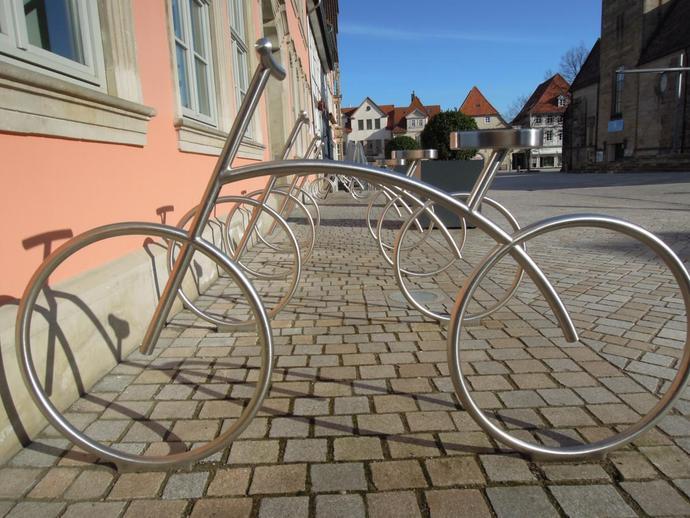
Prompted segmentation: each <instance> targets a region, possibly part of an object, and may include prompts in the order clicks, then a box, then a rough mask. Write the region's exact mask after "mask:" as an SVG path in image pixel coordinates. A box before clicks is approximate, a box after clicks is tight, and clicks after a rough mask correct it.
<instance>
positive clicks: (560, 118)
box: [556, 115, 563, 124]
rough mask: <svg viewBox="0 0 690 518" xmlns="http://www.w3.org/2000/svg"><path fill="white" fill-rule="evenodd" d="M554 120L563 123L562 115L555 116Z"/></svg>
mask: <svg viewBox="0 0 690 518" xmlns="http://www.w3.org/2000/svg"><path fill="white" fill-rule="evenodd" d="M556 122H558V124H563V115H559V116H558V117H556Z"/></svg>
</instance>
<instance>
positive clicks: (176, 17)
mask: <svg viewBox="0 0 690 518" xmlns="http://www.w3.org/2000/svg"><path fill="white" fill-rule="evenodd" d="M172 8H173V26H174V27H175V36H177V37H178V38H180V39H183V38H182V18H181V14H180V0H173V5H172Z"/></svg>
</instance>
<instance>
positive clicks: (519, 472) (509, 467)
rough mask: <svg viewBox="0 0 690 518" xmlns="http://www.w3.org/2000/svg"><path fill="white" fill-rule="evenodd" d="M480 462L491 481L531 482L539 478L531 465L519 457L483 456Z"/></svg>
mask: <svg viewBox="0 0 690 518" xmlns="http://www.w3.org/2000/svg"><path fill="white" fill-rule="evenodd" d="M479 458H480V460H481V462H482V466H484V470H485V471H486V474H487V476H488V477H489V480H492V481H494V482H531V481H536V480H537V478H536V476H535V475H534V473H532V472H531V471H530V469H529V465H528V464H527V462H525V461H524V460H523V459H521V458H519V457H513V456H508V455H481V456H480V457H479Z"/></svg>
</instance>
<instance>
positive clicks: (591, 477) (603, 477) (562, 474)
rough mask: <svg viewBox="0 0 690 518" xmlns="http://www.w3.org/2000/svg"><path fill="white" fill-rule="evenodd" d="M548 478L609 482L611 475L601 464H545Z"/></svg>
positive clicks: (544, 468) (563, 480)
mask: <svg viewBox="0 0 690 518" xmlns="http://www.w3.org/2000/svg"><path fill="white" fill-rule="evenodd" d="M541 469H542V471H543V472H544V474H545V475H546V478H548V479H549V480H551V481H553V482H566V481H590V482H609V481H610V480H611V477H609V474H608V473H607V472H606V470H605V469H604V468H602V467H601V466H600V465H599V464H544V465H543V466H541Z"/></svg>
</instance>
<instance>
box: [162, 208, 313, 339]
mask: <svg viewBox="0 0 690 518" xmlns="http://www.w3.org/2000/svg"><path fill="white" fill-rule="evenodd" d="M220 203H234V204H236V205H238V204H248V205H252V206H254V207H256V206H258V205H260V204H261V202H259V201H258V200H255V199H254V198H245V197H242V196H221V197H220V198H218V199H217V200H216V205H218V204H220ZM263 207H264V209H265V210H266V212H267V213H268V214H270V215H271V217H273V218H274V219H276V221H278V222H279V223H280V225H281V226H282V227H283V229H284V230H285V232H286V234H287V235H288V237H289V241H290V243H291V244H292V247H293V250H294V254H295V262H294V264H293V267H292V280H291V281H290V284H289V286H288V289H287V290H286V292H285V294H284V295H283V296H282V297H281V299H280V300H279V301H278V302H277V303H276V305H275V306H274V307H273V308H272V309H270V310H268V315H269V317H271V318H273V317H274V316H275V315H276V314H278V313H279V312H280V311H281V310H282V309H283V308H284V307H285V306H286V305H287V304H288V303H289V302H290V299H291V298H292V297H293V296H294V294H295V292H296V291H297V288H298V287H299V279H300V277H301V275H302V260H301V256H300V253H299V245H298V244H297V238H296V237H295V234H294V233H293V232H292V229H290V227H289V225H288V224H287V222H285V220H283V218H281V217H280V216H279V215H278V213H277V212H275V211H274V210H273V209H271V208H270V207H268V206H265V205H264V206H263ZM196 210H197V207H193V208H192V209H190V210H189V211H188V212H187V214H185V215H184V216H183V217H182V219H181V220H180V223H179V224H178V226H179V225H182V226H184V225H186V224H187V221H188V220H187V219H185V218H188V217H189V216H190V214H191V215H192V216H193V215H194V214H195V211H196ZM226 246H227V244H226ZM172 248H173V247H172V246H169V247H168V263H170V261H174V258H173V257H172ZM236 262H237V264H238V265H239V266H240V267H241V268H243V269H244V270H246V271H248V272H249V273H252V275H256V274H255V273H254V272H252V271H251V270H250V269H248V268H247V266H245V265H243V264H242V263H241V262H239V261H236ZM288 275H290V274H289V273H288ZM256 276H257V277H261V275H256ZM285 277H287V275H286V276H285ZM177 294H178V296H179V297H180V299H182V301H183V302H184V304H185V306H186V307H187V308H188V309H189V310H190V311H192V312H193V313H194V314H195V315H197V316H198V317H200V318H203V319H204V320H206V321H207V322H209V323H211V324H214V325H215V326H217V327H218V328H221V329H238V328H241V327H246V326H251V325H252V324H253V321H252V320H247V321H243V322H241V323H238V322H236V321H234V320H232V321H226V320H222V319H219V318H216V317H214V316H213V315H210V314H208V313H206V312H205V311H203V310H202V309H201V308H199V307H198V306H197V305H196V304H194V302H192V300H190V298H189V297H187V295H185V293H184V292H183V291H182V290H181V289H180V290H178V293H177Z"/></svg>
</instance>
